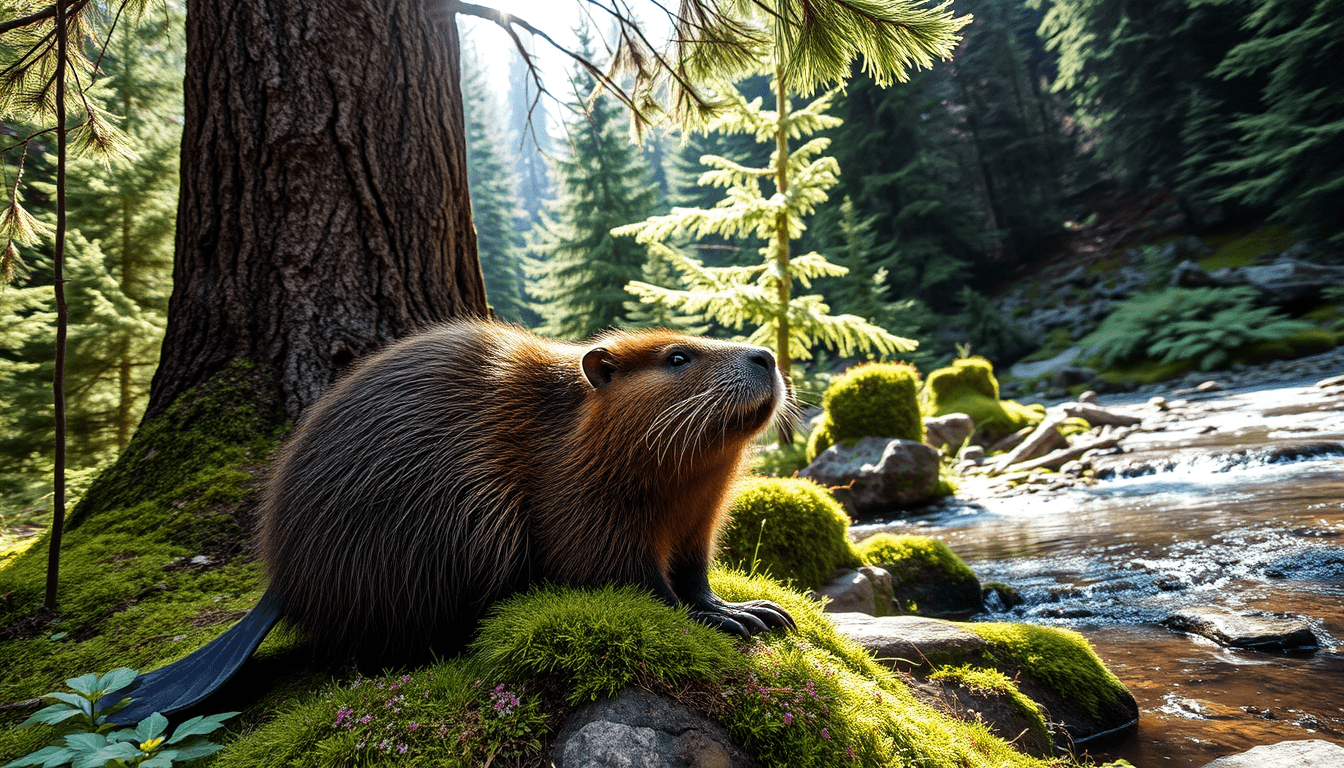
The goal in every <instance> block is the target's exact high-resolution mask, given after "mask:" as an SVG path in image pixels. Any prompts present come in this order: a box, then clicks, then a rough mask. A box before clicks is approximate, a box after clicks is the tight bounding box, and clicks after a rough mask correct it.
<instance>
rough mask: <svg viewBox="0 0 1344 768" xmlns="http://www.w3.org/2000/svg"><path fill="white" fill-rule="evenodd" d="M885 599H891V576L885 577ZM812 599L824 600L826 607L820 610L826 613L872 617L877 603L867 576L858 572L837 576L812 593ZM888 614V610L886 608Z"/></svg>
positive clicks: (847, 572) (848, 572)
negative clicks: (846, 613)
mask: <svg viewBox="0 0 1344 768" xmlns="http://www.w3.org/2000/svg"><path fill="white" fill-rule="evenodd" d="M887 595H888V597H887V599H888V600H890V599H891V597H890V595H891V575H890V574H888V575H887ZM812 597H813V599H816V600H820V599H821V598H823V597H824V598H826V599H827V601H828V602H827V603H826V607H824V608H823V609H822V610H824V611H826V612H827V613H836V612H857V613H866V614H868V615H870V616H871V615H874V614H875V613H877V601H876V599H875V598H874V596H873V582H872V581H871V580H869V578H868V574H866V573H862V572H860V571H845V572H844V573H842V574H840V575H839V576H837V577H835V578H834V579H831V581H830V583H829V584H826V585H825V586H823V587H822V588H821V589H818V590H816V591H814V592H813V593H812ZM887 612H888V613H890V608H888V611H887Z"/></svg>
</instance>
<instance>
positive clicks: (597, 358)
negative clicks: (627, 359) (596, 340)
mask: <svg viewBox="0 0 1344 768" xmlns="http://www.w3.org/2000/svg"><path fill="white" fill-rule="evenodd" d="M582 365H583V378H585V379H587V380H588V384H589V385H591V386H592V388H593V389H602V388H603V387H605V386H607V385H608V384H610V383H611V375H612V374H613V373H615V372H616V361H615V360H614V359H612V357H611V353H610V352H608V351H607V350H606V349H604V348H603V347H593V348H592V349H590V350H588V351H587V352H584V353H583V363H582Z"/></svg>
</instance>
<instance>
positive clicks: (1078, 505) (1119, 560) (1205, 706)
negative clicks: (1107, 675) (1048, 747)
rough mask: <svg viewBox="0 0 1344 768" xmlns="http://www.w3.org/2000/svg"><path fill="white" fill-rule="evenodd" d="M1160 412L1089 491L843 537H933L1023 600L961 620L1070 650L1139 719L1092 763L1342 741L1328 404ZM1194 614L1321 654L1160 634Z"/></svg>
mask: <svg viewBox="0 0 1344 768" xmlns="http://www.w3.org/2000/svg"><path fill="white" fill-rule="evenodd" d="M1175 410H1176V411H1177V412H1178V413H1179V414H1180V415H1178V416H1177V417H1176V418H1174V419H1173V420H1172V421H1171V423H1170V424H1168V425H1167V427H1166V428H1165V429H1164V430H1163V431H1161V432H1153V433H1148V434H1142V435H1136V436H1135V437H1134V438H1131V439H1130V440H1129V441H1127V445H1128V446H1129V447H1130V448H1132V449H1133V450H1131V451H1129V452H1127V453H1126V454H1125V455H1124V456H1123V457H1114V458H1113V460H1112V461H1113V464H1112V466H1113V467H1115V468H1116V469H1117V471H1116V473H1115V474H1114V476H1113V477H1111V478H1110V479H1107V480H1103V481H1100V482H1098V483H1097V484H1096V485H1093V486H1090V487H1082V486H1080V487H1076V488H1072V489H1069V490H1067V491H1063V492H1057V493H1023V494H1020V495H1014V496H1008V497H997V498H984V499H981V500H979V501H971V502H966V501H959V502H955V503H952V504H948V505H945V506H943V507H942V508H941V509H940V510H939V511H937V512H935V513H933V514H930V515H924V516H921V517H917V518H910V519H906V520H894V521H890V522H883V521H872V522H866V524H864V525H857V526H855V528H854V533H855V535H856V536H858V537H861V536H864V535H868V534H869V533H871V532H876V531H878V530H890V531H892V532H904V533H919V534H923V535H930V536H935V537H937V538H940V539H942V540H943V541H945V542H947V543H948V544H949V545H950V546H951V547H952V549H953V550H955V551H956V552H957V553H958V554H959V555H961V556H962V557H963V558H964V559H965V560H966V561H967V562H968V563H969V564H970V565H971V567H972V568H974V569H975V571H976V572H977V573H978V574H979V575H980V578H981V579H982V581H991V580H994V581H1004V582H1007V583H1008V584H1011V585H1013V586H1015V587H1016V588H1018V589H1019V590H1020V591H1021V594H1022V596H1023V597H1024V598H1026V603H1025V604H1024V605H1022V606H1019V607H1017V608H1015V609H1013V610H1012V611H1009V612H1006V613H997V614H982V615H980V616H977V617H975V618H976V619H984V620H1008V621H1024V622H1031V623H1036V624H1050V625H1058V626H1066V627H1070V628H1073V629H1076V630H1078V631H1080V632H1082V633H1083V634H1084V635H1085V636H1087V638H1088V639H1089V640H1090V641H1091V642H1092V644H1093V646H1094V647H1095V648H1096V650H1097V653H1098V654H1099V655H1100V656H1101V658H1102V659H1103V660H1104V661H1105V662H1106V664H1107V666H1109V667H1110V668H1111V669H1112V670H1113V671H1114V672H1115V673H1116V675H1117V676H1119V677H1120V679H1121V680H1122V681H1123V682H1124V683H1125V685H1126V686H1128V687H1129V689H1130V691H1132V692H1133V693H1134V696H1135V697H1136V698H1137V699H1138V702H1139V708H1140V711H1141V717H1140V722H1139V728H1138V731H1137V734H1136V735H1135V736H1133V737H1131V738H1129V739H1127V740H1125V741H1123V742H1121V743H1119V744H1113V745H1110V746H1108V747H1106V748H1100V749H1094V750H1093V751H1092V756H1093V757H1095V758H1097V759H1098V760H1099V761H1100V760H1102V759H1103V758H1104V759H1114V758H1116V757H1123V758H1126V759H1128V760H1129V761H1130V762H1132V763H1133V764H1134V765H1136V766H1138V767H1139V768H1151V767H1154V766H1191V768H1195V767H1197V766H1202V765H1204V764H1205V763H1207V762H1209V761H1210V760H1213V759H1214V758H1216V757H1219V756H1221V755H1225V754H1230V753H1234V752H1240V751H1243V750H1245V749H1249V748H1250V747H1252V746H1255V745H1258V744H1267V743H1274V742H1278V741H1284V740H1293V739H1313V738H1319V739H1324V740H1326V741H1331V742H1335V743H1338V744H1341V745H1344V392H1341V393H1340V394H1339V395H1338V396H1331V395H1327V394H1326V393H1323V392H1322V391H1321V390H1319V389H1313V388H1309V387H1296V388H1283V389H1280V390H1266V391H1261V392H1251V393H1238V394H1235V395H1230V396H1221V397H1218V398H1214V399H1211V400H1209V401H1206V402H1203V403H1193V404H1190V405H1189V406H1187V407H1185V408H1181V407H1179V406H1178V407H1177V409H1175ZM1304 439H1310V441H1311V442H1310V443H1304V442H1303V440H1304ZM1099 467H1100V464H1099ZM1196 605H1217V606H1223V607H1227V608H1231V609H1234V610H1236V611H1239V612H1255V611H1262V612H1270V613H1275V614H1280V615H1287V616H1292V617H1297V618H1302V619H1305V620H1306V621H1307V622H1308V623H1309V624H1310V625H1311V627H1312V629H1313V631H1314V632H1315V633H1316V635H1317V637H1318V638H1319V640H1320V644H1321V647H1320V649H1319V650H1317V651H1316V652H1314V653H1306V654H1293V655H1287V654H1270V653H1260V652H1254V651H1241V650H1231V649H1226V648H1222V647H1220V646H1218V645H1217V644H1215V643H1213V642H1211V641H1208V640H1205V639H1203V638H1200V637H1195V636H1190V635H1186V634H1182V633H1178V632H1174V631H1171V630H1168V629H1166V628H1164V627H1163V626H1162V625H1161V623H1160V622H1161V621H1162V620H1163V619H1165V618H1166V617H1167V616H1168V615H1170V614H1171V612H1172V611H1173V610H1174V609H1176V608H1179V607H1183V606H1196Z"/></svg>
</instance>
